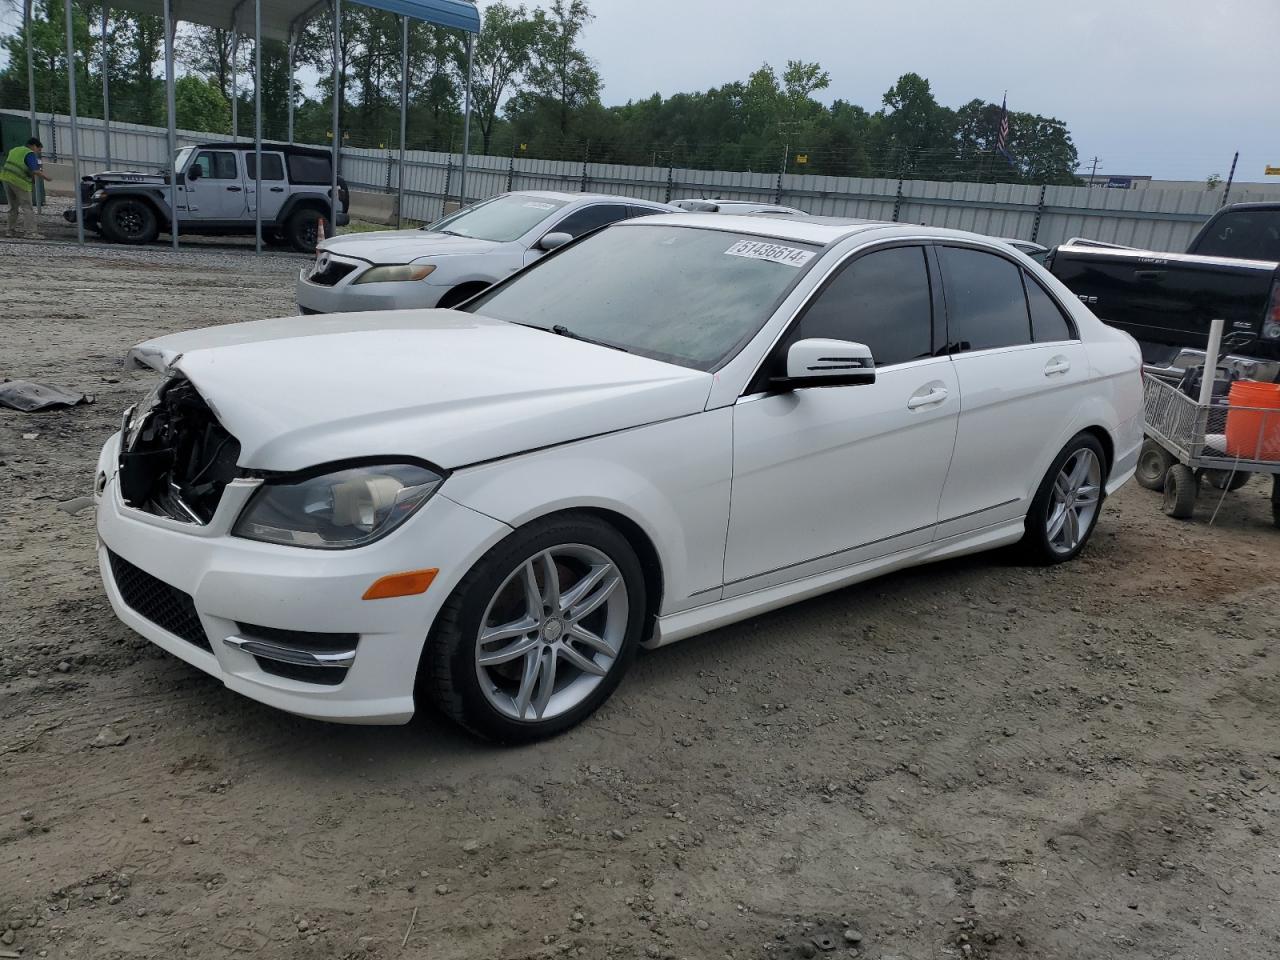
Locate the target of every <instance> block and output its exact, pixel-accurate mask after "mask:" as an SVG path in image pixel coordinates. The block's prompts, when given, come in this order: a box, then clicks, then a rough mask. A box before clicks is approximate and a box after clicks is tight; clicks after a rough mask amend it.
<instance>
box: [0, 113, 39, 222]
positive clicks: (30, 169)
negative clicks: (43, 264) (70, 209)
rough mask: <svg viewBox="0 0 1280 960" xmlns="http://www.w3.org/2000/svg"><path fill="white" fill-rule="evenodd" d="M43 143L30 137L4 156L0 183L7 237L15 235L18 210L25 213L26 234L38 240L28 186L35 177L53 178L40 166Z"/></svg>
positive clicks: (34, 213)
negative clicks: (5, 214)
mask: <svg viewBox="0 0 1280 960" xmlns="http://www.w3.org/2000/svg"><path fill="white" fill-rule="evenodd" d="M42 150H44V144H43V143H41V142H40V140H39V138H38V137H32V138H31V139H30V140H28V141H27V142H26V144H25V145H23V146H21V147H14V148H13V149H12V150H10V151H9V154H8V156H6V157H5V158H4V166H3V167H0V182H2V183H3V184H4V196H5V200H6V201H7V202H8V204H9V230H8V234H7V235H8V236H10V237H16V236H17V235H18V211H22V212H23V213H24V214H25V215H26V216H25V218H24V219H25V220H26V222H27V236H28V237H30V238H32V239H33V240H39V239H40V234H39V233H37V232H36V211H35V208H34V207H33V206H31V188H32V187H34V186H35V183H36V178H37V177H39V178H40V179H41V180H44V181H46V182H48V181H49V180H51V179H52V178H51V177H50V176H48V175H47V174H46V173H45V172H44V171H43V170H42V169H40V153H41V151H42Z"/></svg>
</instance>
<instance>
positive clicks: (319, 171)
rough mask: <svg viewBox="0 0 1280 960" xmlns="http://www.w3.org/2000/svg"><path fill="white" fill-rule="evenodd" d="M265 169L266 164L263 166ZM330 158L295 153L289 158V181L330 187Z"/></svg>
mask: <svg viewBox="0 0 1280 960" xmlns="http://www.w3.org/2000/svg"><path fill="white" fill-rule="evenodd" d="M263 168H264V169H265V164H264V165H263ZM329 168H330V165H329V158H328V157H311V156H307V155H306V154H300V153H295V154H291V155H290V156H289V179H290V180H291V181H293V182H294V183H317V184H320V183H322V184H324V185H325V186H328V185H329Z"/></svg>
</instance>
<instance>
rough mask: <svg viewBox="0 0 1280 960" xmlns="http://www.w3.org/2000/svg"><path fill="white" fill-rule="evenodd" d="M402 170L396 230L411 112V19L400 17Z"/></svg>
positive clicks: (401, 218) (400, 220) (398, 175)
mask: <svg viewBox="0 0 1280 960" xmlns="http://www.w3.org/2000/svg"><path fill="white" fill-rule="evenodd" d="M400 33H401V36H400V168H399V170H398V171H397V172H396V229H397V230H399V229H400V226H401V224H402V223H403V221H404V135H405V129H406V115H407V114H408V112H409V18H408V17H407V16H401V17H400Z"/></svg>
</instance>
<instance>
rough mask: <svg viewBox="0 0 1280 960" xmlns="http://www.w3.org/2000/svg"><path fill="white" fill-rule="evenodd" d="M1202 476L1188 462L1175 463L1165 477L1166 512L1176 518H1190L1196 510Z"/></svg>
mask: <svg viewBox="0 0 1280 960" xmlns="http://www.w3.org/2000/svg"><path fill="white" fill-rule="evenodd" d="M1199 495H1200V478H1199V477H1197V476H1196V474H1195V471H1194V470H1192V469H1191V468H1190V467H1188V466H1187V465H1186V464H1182V463H1175V464H1174V465H1173V466H1172V467H1170V468H1169V472H1168V473H1167V474H1166V475H1165V478H1164V512H1165V515H1166V516H1170V517H1173V518H1174V519H1175V520H1190V519H1191V517H1192V515H1193V514H1194V513H1195V512H1196V497H1198V496H1199Z"/></svg>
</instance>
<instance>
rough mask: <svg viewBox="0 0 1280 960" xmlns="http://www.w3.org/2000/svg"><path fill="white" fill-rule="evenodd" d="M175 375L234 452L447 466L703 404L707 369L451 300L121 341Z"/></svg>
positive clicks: (274, 459)
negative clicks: (441, 305)
mask: <svg viewBox="0 0 1280 960" xmlns="http://www.w3.org/2000/svg"><path fill="white" fill-rule="evenodd" d="M129 359H130V361H131V362H133V363H135V364H139V365H142V366H147V367H151V368H153V369H157V370H165V369H168V368H169V367H172V368H173V369H175V370H178V371H180V372H181V373H182V374H184V375H185V376H186V377H187V378H188V379H189V380H191V382H192V383H193V384H195V387H196V389H197V390H199V391H200V394H201V396H203V397H204V398H205V400H206V401H208V403H209V406H210V407H211V408H212V409H213V411H214V414H215V415H216V416H217V418H218V420H219V422H221V424H222V425H223V427H225V428H226V429H227V430H228V431H229V432H230V433H231V434H232V436H234V437H235V438H236V439H237V440H238V441H239V442H240V465H241V466H243V467H248V468H252V469H260V470H300V469H303V468H306V467H313V466H318V465H320V464H325V463H331V462H333V461H336V460H345V459H350V458H355V457H374V456H377V457H386V456H398V455H404V456H411V457H418V458H421V459H423V460H427V461H429V462H431V463H434V464H436V465H438V466H441V467H445V468H447V469H451V468H455V467H460V466H466V465H468V464H473V463H478V462H481V461H485V460H492V459H496V458H500V457H506V456H510V455H512V454H516V453H522V452H524V451H527V450H533V449H537V448H540V447H546V446H551V445H554V444H559V443H566V442H568V441H571V440H578V439H582V438H584V437H590V436H596V435H599V434H604V433H611V432H613V431H617V430H623V429H627V428H630V427H636V426H641V425H643V424H645V423H652V422H654V421H658V420H666V419H670V418H672V417H679V416H686V415H689V414H692V413H696V412H698V411H701V410H702V409H703V407H704V406H705V404H706V400H707V396H708V394H709V392H710V389H711V383H712V377H711V375H710V374H707V373H702V372H699V371H696V370H689V369H687V368H684V367H679V366H675V365H672V364H668V363H662V362H660V361H657V360H650V359H647V358H645V357H639V356H635V355H632V354H626V353H622V352H621V351H618V350H611V349H609V348H608V347H601V346H596V345H594V344H590V343H584V342H582V341H578V340H570V339H568V338H566V337H560V336H556V335H555V334H552V333H548V332H545V331H542V330H534V329H530V328H528V327H521V326H517V325H515V324H510V323H505V322H502V321H499V320H491V319H489V318H487V317H479V316H475V315H473V314H469V313H460V312H457V311H453V310H396V311H384V312H376V313H335V314H329V315H327V316H308V317H286V318H281V319H278V320H260V321H257V322H255V323H237V324H230V325H228V326H223V327H209V328H206V329H203V330H193V331H191V332H189V333H178V334H173V335H171V336H167V337H160V338H159V339H156V340H151V341H148V342H147V343H144V344H141V345H140V346H138V347H135V348H134V349H133V350H132V351H131V352H130V354H129Z"/></svg>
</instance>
